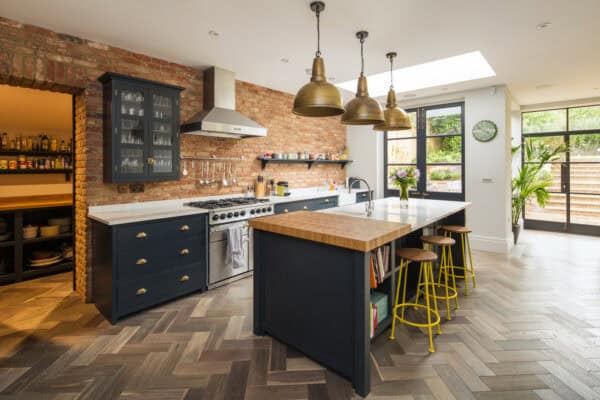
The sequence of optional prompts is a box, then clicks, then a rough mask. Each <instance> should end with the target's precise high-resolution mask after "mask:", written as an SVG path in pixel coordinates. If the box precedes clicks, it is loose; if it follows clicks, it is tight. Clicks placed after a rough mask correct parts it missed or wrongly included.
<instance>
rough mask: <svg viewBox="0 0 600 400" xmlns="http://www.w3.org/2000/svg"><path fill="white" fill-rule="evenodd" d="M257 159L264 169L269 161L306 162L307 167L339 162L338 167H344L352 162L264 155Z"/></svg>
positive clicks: (281, 162)
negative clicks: (289, 158)
mask: <svg viewBox="0 0 600 400" xmlns="http://www.w3.org/2000/svg"><path fill="white" fill-rule="evenodd" d="M257 159H258V160H260V162H261V164H262V169H265V168H266V167H267V164H269V163H276V164H307V165H308V169H310V168H311V167H312V166H313V164H339V165H340V168H342V169H343V168H344V167H345V166H346V164H349V163H351V162H352V160H284V159H280V158H264V157H258V158H257Z"/></svg>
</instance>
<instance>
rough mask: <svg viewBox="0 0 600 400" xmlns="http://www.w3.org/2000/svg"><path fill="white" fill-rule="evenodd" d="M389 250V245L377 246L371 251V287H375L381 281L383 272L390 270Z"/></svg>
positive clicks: (383, 276)
mask: <svg viewBox="0 0 600 400" xmlns="http://www.w3.org/2000/svg"><path fill="white" fill-rule="evenodd" d="M390 250H391V247H390V246H389V245H386V246H381V247H378V248H377V249H375V250H373V251H371V262H370V266H371V272H370V275H371V288H372V289H375V288H376V287H377V285H379V284H380V283H382V282H383V281H384V278H385V274H387V273H388V272H389V271H390Z"/></svg>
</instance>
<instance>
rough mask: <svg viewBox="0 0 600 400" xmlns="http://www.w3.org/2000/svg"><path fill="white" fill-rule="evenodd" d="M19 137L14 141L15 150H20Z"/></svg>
mask: <svg viewBox="0 0 600 400" xmlns="http://www.w3.org/2000/svg"><path fill="white" fill-rule="evenodd" d="M21 148H22V147H21V136H17V139H16V140H15V150H17V151H18V150H21Z"/></svg>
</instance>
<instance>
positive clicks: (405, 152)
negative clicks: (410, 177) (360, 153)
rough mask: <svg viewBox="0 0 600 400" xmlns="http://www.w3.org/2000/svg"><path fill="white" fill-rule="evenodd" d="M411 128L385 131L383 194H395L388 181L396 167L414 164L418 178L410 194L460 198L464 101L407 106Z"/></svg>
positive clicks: (462, 191)
mask: <svg viewBox="0 0 600 400" xmlns="http://www.w3.org/2000/svg"><path fill="white" fill-rule="evenodd" d="M407 112H408V114H409V116H410V119H411V122H412V124H413V129H411V130H409V131H395V132H386V135H385V141H384V143H385V149H384V154H385V156H386V157H385V161H384V162H385V171H386V180H385V195H386V196H393V195H397V193H398V188H396V187H394V185H393V184H392V183H391V182H390V181H389V179H388V178H387V177H389V175H390V173H391V172H392V171H394V170H396V169H398V168H401V167H407V166H411V165H412V166H415V167H417V168H419V170H420V171H421V180H420V181H419V183H418V185H417V187H416V188H413V189H412V190H411V194H412V195H413V196H419V197H421V196H423V197H430V198H439V199H452V200H463V199H464V179H463V170H464V145H463V138H464V104H463V103H456V104H445V105H440V106H431V107H421V108H415V109H410V110H407Z"/></svg>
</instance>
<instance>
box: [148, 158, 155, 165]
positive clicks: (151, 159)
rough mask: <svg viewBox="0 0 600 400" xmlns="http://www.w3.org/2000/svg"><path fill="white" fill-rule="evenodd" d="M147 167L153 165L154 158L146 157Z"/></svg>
mask: <svg viewBox="0 0 600 400" xmlns="http://www.w3.org/2000/svg"><path fill="white" fill-rule="evenodd" d="M148 165H154V158H152V157H148Z"/></svg>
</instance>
